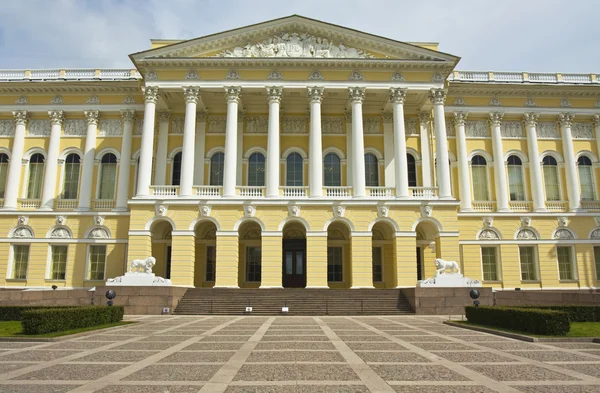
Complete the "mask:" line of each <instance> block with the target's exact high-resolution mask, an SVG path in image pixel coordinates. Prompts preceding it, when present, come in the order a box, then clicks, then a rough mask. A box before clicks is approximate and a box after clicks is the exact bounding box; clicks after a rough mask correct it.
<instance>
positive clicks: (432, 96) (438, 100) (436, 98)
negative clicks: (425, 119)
mask: <svg viewBox="0 0 600 393" xmlns="http://www.w3.org/2000/svg"><path fill="white" fill-rule="evenodd" d="M429 100H430V101H431V103H432V104H433V105H444V102H446V92H445V91H444V89H431V90H430V91H429Z"/></svg>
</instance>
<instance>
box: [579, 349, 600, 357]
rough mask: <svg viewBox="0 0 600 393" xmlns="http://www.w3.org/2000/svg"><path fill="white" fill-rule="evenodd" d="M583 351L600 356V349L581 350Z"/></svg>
mask: <svg viewBox="0 0 600 393" xmlns="http://www.w3.org/2000/svg"><path fill="white" fill-rule="evenodd" d="M580 352H581V353H587V354H590V355H594V356H598V357H600V351H594V350H583V349H582V350H580Z"/></svg>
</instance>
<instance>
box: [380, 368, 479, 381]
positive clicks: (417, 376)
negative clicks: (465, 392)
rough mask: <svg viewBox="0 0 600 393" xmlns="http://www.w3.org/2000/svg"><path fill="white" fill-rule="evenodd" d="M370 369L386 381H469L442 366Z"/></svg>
mask: <svg viewBox="0 0 600 393" xmlns="http://www.w3.org/2000/svg"><path fill="white" fill-rule="evenodd" d="M371 368H372V369H373V370H374V371H375V372H376V373H377V374H379V375H380V376H381V377H382V378H383V379H384V380H386V381H469V380H470V379H469V378H467V377H465V376H463V375H460V374H458V373H456V372H454V371H452V370H450V369H449V368H446V367H444V366H442V365H436V366H435V367H432V366H431V365H406V366H404V365H389V366H388V365H381V364H377V365H371Z"/></svg>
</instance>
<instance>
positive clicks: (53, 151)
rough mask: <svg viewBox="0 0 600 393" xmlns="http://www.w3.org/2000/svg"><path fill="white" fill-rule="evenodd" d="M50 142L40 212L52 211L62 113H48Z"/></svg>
mask: <svg viewBox="0 0 600 393" xmlns="http://www.w3.org/2000/svg"><path fill="white" fill-rule="evenodd" d="M48 115H49V116H50V123H51V124H52V128H51V129H50V142H49V143H48V159H47V160H46V172H45V173H44V186H43V188H42V203H41V206H40V210H52V209H53V208H54V199H55V198H56V171H57V169H58V153H59V150H60V133H61V129H62V124H63V120H64V115H63V111H49V112H48Z"/></svg>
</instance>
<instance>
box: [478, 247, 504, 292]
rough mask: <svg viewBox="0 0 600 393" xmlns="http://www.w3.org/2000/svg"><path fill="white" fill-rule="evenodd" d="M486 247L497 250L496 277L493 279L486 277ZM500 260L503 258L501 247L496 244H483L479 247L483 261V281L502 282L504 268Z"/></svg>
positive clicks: (480, 257) (481, 261)
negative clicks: (501, 256)
mask: <svg viewBox="0 0 600 393" xmlns="http://www.w3.org/2000/svg"><path fill="white" fill-rule="evenodd" d="M484 248H489V249H493V250H495V254H496V255H495V260H496V262H495V264H496V277H495V279H493V280H486V278H485V269H484V263H483V249H484ZM500 260H501V258H500V247H498V246H494V245H482V246H480V247H479V261H480V263H481V279H482V281H484V282H492V283H499V282H502V268H501V266H500Z"/></svg>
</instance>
